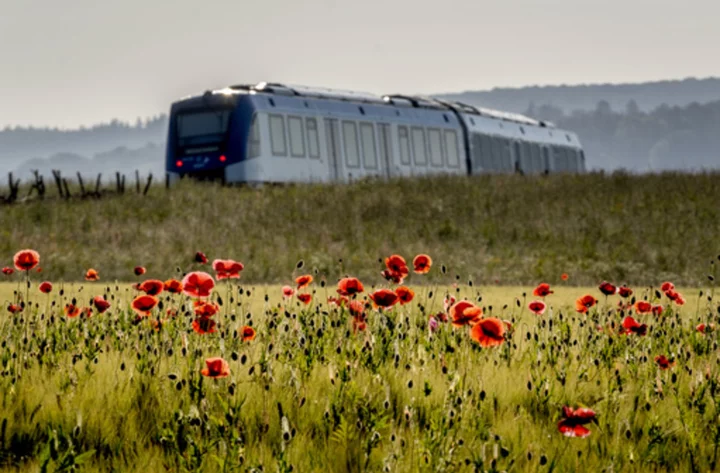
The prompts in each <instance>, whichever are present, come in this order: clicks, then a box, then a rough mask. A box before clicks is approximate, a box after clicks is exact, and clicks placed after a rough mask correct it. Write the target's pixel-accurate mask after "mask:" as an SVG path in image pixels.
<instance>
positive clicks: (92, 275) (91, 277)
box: [85, 268, 100, 281]
mask: <svg viewBox="0 0 720 473" xmlns="http://www.w3.org/2000/svg"><path fill="white" fill-rule="evenodd" d="M98 279H100V274H98V272H97V271H95V270H94V269H92V268H90V269H88V270H87V271H86V272H85V280H86V281H97V280H98Z"/></svg>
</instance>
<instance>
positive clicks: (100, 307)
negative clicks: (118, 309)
mask: <svg viewBox="0 0 720 473" xmlns="http://www.w3.org/2000/svg"><path fill="white" fill-rule="evenodd" d="M93 305H95V308H96V309H97V311H98V312H99V313H101V314H102V313H103V312H105V311H106V310H108V309H109V308H110V303H109V302H108V301H107V300H105V298H104V297H103V296H95V297H94V298H93Z"/></svg>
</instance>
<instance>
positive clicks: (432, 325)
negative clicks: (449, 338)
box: [428, 315, 438, 332]
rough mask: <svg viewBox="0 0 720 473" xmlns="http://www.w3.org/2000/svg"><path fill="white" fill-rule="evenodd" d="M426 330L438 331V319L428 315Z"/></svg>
mask: <svg viewBox="0 0 720 473" xmlns="http://www.w3.org/2000/svg"><path fill="white" fill-rule="evenodd" d="M428 330H430V332H437V331H438V321H437V319H436V318H435V317H434V316H432V315H431V316H430V318H429V319H428Z"/></svg>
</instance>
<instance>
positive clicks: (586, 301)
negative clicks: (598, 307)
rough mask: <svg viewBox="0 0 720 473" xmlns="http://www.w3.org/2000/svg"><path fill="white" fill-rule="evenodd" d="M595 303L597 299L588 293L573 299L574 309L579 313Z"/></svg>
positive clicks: (583, 312) (584, 311)
mask: <svg viewBox="0 0 720 473" xmlns="http://www.w3.org/2000/svg"><path fill="white" fill-rule="evenodd" d="M595 304H597V299H595V298H594V297H593V296H591V295H590V294H588V295H585V296H582V297H580V298H578V299H577V300H576V301H575V310H576V311H578V312H580V313H581V314H585V313H587V311H588V310H589V309H590V308H591V307H592V306H594V305H595Z"/></svg>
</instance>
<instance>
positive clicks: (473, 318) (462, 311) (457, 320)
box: [448, 301, 482, 327]
mask: <svg viewBox="0 0 720 473" xmlns="http://www.w3.org/2000/svg"><path fill="white" fill-rule="evenodd" d="M448 314H449V316H450V319H452V324H453V326H455V327H462V326H464V325H473V324H476V323H477V322H478V321H480V318H481V317H482V309H481V308H480V307H477V306H475V304H473V303H472V302H470V301H460V302H457V303H455V304H453V305H452V307H450V309H449V311H448Z"/></svg>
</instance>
